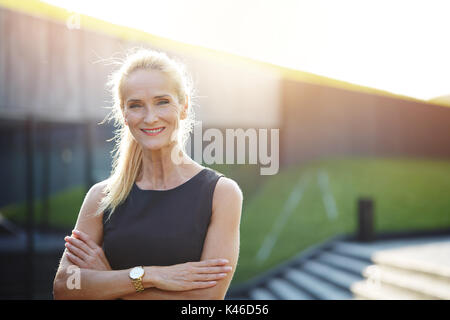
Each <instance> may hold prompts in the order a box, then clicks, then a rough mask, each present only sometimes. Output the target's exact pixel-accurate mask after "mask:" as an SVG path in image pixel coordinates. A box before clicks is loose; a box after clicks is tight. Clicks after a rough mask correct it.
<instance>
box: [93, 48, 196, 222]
mask: <svg viewBox="0 0 450 320" xmlns="http://www.w3.org/2000/svg"><path fill="white" fill-rule="evenodd" d="M114 64H117V65H119V68H118V69H117V70H115V71H114V72H113V73H112V74H111V75H110V78H109V81H108V83H107V86H108V88H109V89H110V92H111V94H112V98H113V105H112V107H111V112H110V113H109V114H108V115H107V116H106V118H105V119H104V120H103V121H102V123H104V122H105V121H111V120H113V121H114V126H115V127H116V128H117V129H116V130H115V134H114V138H113V139H111V140H115V147H114V149H113V151H112V154H113V162H112V170H111V175H110V177H109V178H108V179H107V180H106V181H107V183H106V186H105V187H104V189H103V194H104V197H103V198H102V200H101V201H100V204H99V208H98V210H97V212H96V213H97V214H101V213H102V212H104V211H106V210H110V214H109V216H111V214H112V213H113V212H114V210H115V209H116V207H117V206H118V205H120V204H121V203H122V202H123V201H125V199H126V198H127V196H128V194H129V193H130V191H131V188H132V186H133V184H134V182H135V180H136V178H137V177H138V175H139V173H140V171H141V169H142V148H141V146H140V145H139V144H138V143H137V141H136V140H135V139H134V137H133V136H132V134H131V132H130V130H129V129H128V126H126V125H125V120H124V118H123V113H122V112H123V111H124V101H123V95H122V92H123V84H124V82H125V80H126V79H127V77H128V76H129V75H130V74H131V73H133V72H134V71H136V70H149V71H152V70H156V71H160V72H162V73H164V74H165V75H167V76H168V77H169V78H170V79H171V80H172V81H173V84H174V86H175V90H176V94H177V98H178V102H179V103H180V104H181V105H182V106H184V105H186V104H188V110H187V117H186V118H185V119H183V120H180V123H179V125H180V128H179V131H178V136H177V141H178V143H179V145H180V147H181V149H182V150H183V151H184V149H185V144H186V142H187V140H188V138H189V135H190V133H191V131H192V128H193V125H194V123H195V120H194V116H195V115H194V110H193V106H192V101H193V95H194V92H193V89H194V88H193V85H192V79H191V78H190V76H189V75H188V73H187V71H186V69H185V67H184V65H183V64H182V63H181V62H179V61H177V60H175V59H174V58H169V56H168V55H167V54H165V53H163V52H159V51H154V50H149V49H143V48H138V49H132V50H130V52H128V54H127V55H126V57H125V59H124V60H122V61H118V62H114ZM186 99H187V100H186Z"/></svg>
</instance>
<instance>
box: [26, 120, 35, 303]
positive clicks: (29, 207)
mask: <svg viewBox="0 0 450 320" xmlns="http://www.w3.org/2000/svg"><path fill="white" fill-rule="evenodd" d="M25 155H26V157H25V161H26V165H25V166H26V168H25V192H26V231H27V243H26V256H25V271H26V272H25V277H24V279H25V281H26V283H27V288H28V290H27V296H28V298H29V299H32V298H33V293H34V261H33V260H34V259H33V257H34V119H33V117H32V116H29V117H28V118H27V119H26V121H25Z"/></svg>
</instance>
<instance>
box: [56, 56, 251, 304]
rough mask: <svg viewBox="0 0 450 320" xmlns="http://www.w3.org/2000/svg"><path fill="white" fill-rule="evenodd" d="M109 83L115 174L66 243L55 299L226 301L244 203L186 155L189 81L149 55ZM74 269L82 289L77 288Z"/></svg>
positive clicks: (87, 203) (89, 199)
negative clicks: (74, 284)
mask: <svg viewBox="0 0 450 320" xmlns="http://www.w3.org/2000/svg"><path fill="white" fill-rule="evenodd" d="M109 84H110V86H111V89H112V93H113V97H114V106H113V109H112V113H111V116H110V119H114V121H115V123H116V125H117V126H118V130H117V131H116V142H117V146H116V149H115V156H114V162H113V170H112V173H111V176H110V177H109V178H108V179H107V180H105V181H102V182H99V183H97V184H96V185H94V186H93V187H92V188H91V189H90V190H89V192H88V193H87V195H86V197H85V199H84V202H83V205H82V207H81V210H80V213H79V216H78V219H77V222H76V226H75V229H74V231H73V233H72V235H71V236H70V237H69V236H68V237H66V238H65V240H66V250H65V251H64V253H63V256H62V259H61V262H60V266H59V268H58V271H57V273H56V276H55V280H54V285H53V293H54V297H55V299H224V297H225V295H226V292H227V289H228V287H229V284H230V282H231V279H232V277H233V274H234V271H235V269H236V265H237V260H238V255H239V224H240V216H241V209H242V201H243V195H242V192H241V189H240V188H239V186H238V185H237V183H236V182H235V181H233V180H231V179H229V178H227V177H224V176H223V175H221V174H219V173H218V172H216V171H215V170H212V169H209V168H205V167H203V166H201V165H199V164H197V163H196V162H195V161H193V160H192V159H191V158H190V157H189V156H188V155H187V154H186V153H185V152H184V144H185V142H186V137H188V135H189V132H190V130H191V129H192V123H193V122H192V121H193V110H192V105H191V103H190V101H191V99H192V86H191V83H190V82H189V78H188V77H187V75H186V72H185V71H184V69H183V67H182V65H181V64H179V63H178V62H176V61H175V60H174V59H171V58H169V57H168V56H167V55H166V54H164V53H161V52H156V51H152V50H146V49H140V50H139V51H137V52H134V53H133V54H129V55H128V56H127V59H126V60H125V61H124V62H123V63H122V64H121V66H120V68H118V70H117V71H116V72H115V73H114V74H113V75H112V77H111V79H110V83H109ZM74 266H76V267H79V269H76V267H74ZM74 269H76V270H78V271H79V278H80V280H81V281H80V283H79V286H78V287H75V288H72V287H71V286H69V285H68V283H69V282H70V281H71V279H70V277H71V276H73V274H72V273H71V272H74V271H73V270H74ZM69 271H71V272H69Z"/></svg>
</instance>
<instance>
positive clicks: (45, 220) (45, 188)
mask: <svg viewBox="0 0 450 320" xmlns="http://www.w3.org/2000/svg"><path fill="white" fill-rule="evenodd" d="M41 125H42V135H43V139H42V228H43V231H47V230H48V228H49V225H50V179H51V176H50V175H51V170H50V168H51V124H50V123H45V122H43V123H42V124H41Z"/></svg>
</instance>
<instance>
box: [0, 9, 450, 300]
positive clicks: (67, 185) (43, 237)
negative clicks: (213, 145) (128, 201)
mask: <svg viewBox="0 0 450 320" xmlns="http://www.w3.org/2000/svg"><path fill="white" fill-rule="evenodd" d="M445 5H446V4H445V2H444V1H427V2H426V3H425V2H414V1H398V2H396V3H395V4H392V3H391V4H389V5H388V4H387V2H379V1H377V2H376V4H375V3H373V4H367V3H365V4H361V3H358V2H357V1H339V2H338V3H334V2H332V1H315V2H314V4H312V3H310V2H307V1H287V0H285V1H276V2H275V1H245V2H239V1H226V2H225V1H189V2H183V1H175V0H173V1H164V3H161V2H160V1H159V2H158V1H148V2H147V1H146V2H145V5H144V4H143V2H139V1H127V2H126V3H124V2H122V1H117V2H114V3H110V2H108V1H70V0H67V1H56V0H55V1H45V2H44V1H36V0H23V1H6V0H0V132H1V133H0V146H1V150H2V152H1V153H0V173H1V177H2V182H3V183H1V184H0V298H2V299H52V283H53V278H54V275H55V272H56V269H57V266H58V263H59V259H60V257H61V255H62V252H63V249H64V240H63V237H64V236H65V235H67V234H70V232H71V230H72V228H73V226H74V225H75V222H76V218H77V215H78V211H79V209H80V207H81V204H82V201H83V199H84V196H85V194H86V191H87V190H88V189H89V187H90V186H92V185H93V184H94V183H96V182H98V181H101V180H103V179H105V178H107V177H108V175H109V172H110V169H111V156H110V151H111V150H112V148H113V144H112V142H108V141H107V140H108V139H110V138H112V136H113V127H112V124H108V123H106V124H101V125H100V124H99V122H101V120H103V118H104V117H105V115H106V114H107V112H108V110H107V107H110V106H111V103H110V101H111V97H110V96H109V93H108V92H107V90H106V87H105V83H106V81H107V77H108V74H109V73H110V72H111V71H112V70H113V69H112V68H113V66H112V65H111V64H109V63H108V59H110V58H117V57H121V54H122V55H123V52H124V51H125V50H126V49H128V48H132V47H136V46H144V47H147V48H153V49H157V50H162V51H165V52H167V53H168V54H169V55H171V56H173V57H177V58H178V59H180V60H181V61H183V62H184V63H185V64H186V65H187V67H188V70H189V71H190V73H191V74H192V76H193V78H194V80H195V84H196V90H197V99H196V103H197V104H196V106H195V112H196V119H197V120H199V121H201V122H202V127H203V131H205V130H206V129H208V128H217V129H219V130H221V131H222V132H224V131H225V129H227V128H230V129H237V128H243V129H251V128H256V129H272V128H273V129H279V130H280V131H279V138H280V141H279V144H280V149H279V159H280V170H279V172H278V173H277V174H276V175H271V176H263V175H260V167H261V165H259V164H257V165H254V164H242V165H238V164H234V165H219V164H212V165H210V164H203V165H205V166H208V167H212V168H214V169H216V170H218V171H221V172H223V173H224V174H225V175H227V176H228V177H230V178H232V179H234V180H235V181H237V182H238V184H239V185H240V186H241V188H242V191H243V193H244V206H243V213H242V220H241V249H240V257H239V263H238V268H237V270H236V273H235V276H234V279H233V282H232V284H231V288H230V291H229V293H228V295H227V298H228V299H354V298H356V299H388V298H392V299H449V298H450V297H449V292H450V287H449V286H450V277H449V274H450V272H449V270H450V247H449V243H450V196H449V194H450V61H449V59H448V57H449V56H450V46H449V44H448V41H446V40H445V39H446V37H447V32H446V30H449V28H450V25H449V22H448V19H447V17H445V16H444V15H445V12H448V11H446V10H445V9H446V7H445ZM269 143H270V142H269ZM206 145H207V144H205V143H204V142H203V145H202V148H204V147H205V146H206ZM194 147H195V146H194V145H193V143H191V145H190V148H191V150H193V149H194ZM269 150H270V149H269ZM188 152H189V150H188ZM247 158H248V156H247Z"/></svg>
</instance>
